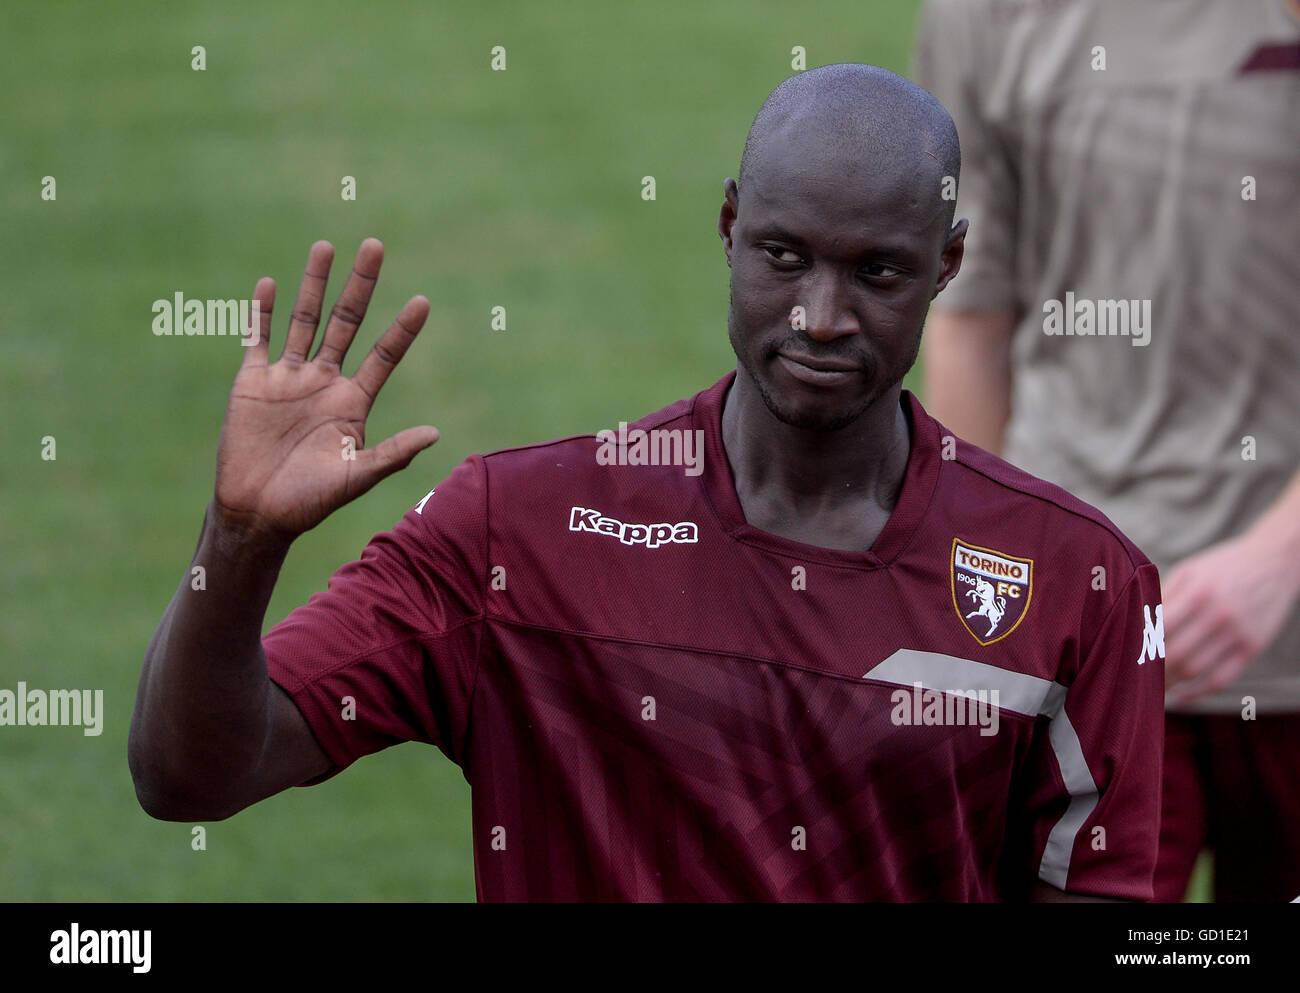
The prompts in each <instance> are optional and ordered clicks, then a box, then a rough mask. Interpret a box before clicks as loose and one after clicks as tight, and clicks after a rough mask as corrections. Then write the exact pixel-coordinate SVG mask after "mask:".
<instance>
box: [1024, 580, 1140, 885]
mask: <svg viewBox="0 0 1300 993" xmlns="http://www.w3.org/2000/svg"><path fill="white" fill-rule="evenodd" d="M1159 605H1160V580H1159V576H1158V575H1157V573H1156V568H1155V566H1154V565H1152V564H1151V563H1150V562H1147V561H1145V560H1143V561H1142V563H1141V564H1140V565H1139V567H1138V569H1137V570H1136V571H1135V572H1134V573H1133V574H1132V576H1131V577H1130V578H1129V580H1128V582H1127V583H1126V584H1125V585H1124V587H1123V589H1122V590H1121V591H1120V593H1119V595H1118V596H1117V598H1116V600H1115V602H1114V604H1113V605H1112V606H1111V608H1110V610H1109V612H1108V613H1107V614H1106V615H1105V616H1104V619H1103V620H1102V622H1101V624H1100V627H1099V628H1098V630H1097V636H1096V638H1095V639H1094V640H1093V642H1092V645H1091V647H1089V648H1088V649H1087V654H1086V655H1085V656H1084V659H1083V662H1082V664H1081V665H1080V666H1079V668H1078V672H1077V673H1076V675H1075V678H1074V679H1073V681H1072V682H1071V684H1070V685H1069V686H1068V687H1066V688H1065V689H1064V691H1063V692H1062V693H1061V694H1060V699H1059V700H1058V702H1057V706H1055V707H1049V708H1048V711H1049V712H1048V714H1047V716H1048V717H1049V721H1048V722H1047V726H1046V728H1045V729H1044V730H1045V732H1046V734H1045V735H1044V738H1045V740H1044V741H1043V742H1042V745H1043V754H1044V756H1045V761H1044V763H1043V766H1044V771H1045V775H1044V776H1043V779H1042V781H1041V785H1040V788H1039V790H1038V791H1037V794H1036V796H1035V798H1034V803H1032V804H1031V809H1032V810H1033V811H1034V821H1033V824H1032V831H1033V852H1034V857H1035V860H1036V861H1035V864H1034V866H1033V870H1034V872H1035V873H1036V874H1037V876H1038V878H1039V879H1041V880H1043V881H1044V882H1047V883H1050V884H1052V885H1054V886H1056V887H1057V888H1058V889H1061V890H1065V891H1066V892H1070V893H1078V894H1082V895H1089V896H1097V897H1109V898H1112V899H1123V900H1151V899H1152V896H1153V893H1152V879H1153V876H1154V872H1155V864H1156V851H1157V844H1158V841H1159V827H1160V786H1161V769H1162V763H1163V757H1164V727H1165V724H1164V685H1165V680H1164V676H1165V674H1164V664H1165V663H1164V640H1163V639H1164V634H1163V626H1164V625H1163V620H1162V617H1163V612H1162V610H1157V608H1158V607H1159Z"/></svg>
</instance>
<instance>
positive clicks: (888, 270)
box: [862, 262, 899, 277]
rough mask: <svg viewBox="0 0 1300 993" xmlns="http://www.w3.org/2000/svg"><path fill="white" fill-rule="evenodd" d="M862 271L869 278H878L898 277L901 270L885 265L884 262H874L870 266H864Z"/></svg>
mask: <svg viewBox="0 0 1300 993" xmlns="http://www.w3.org/2000/svg"><path fill="white" fill-rule="evenodd" d="M862 271H863V272H865V273H866V274H867V275H868V276H876V277H881V276H884V277H888V276H897V275H898V272H899V270H897V269H895V268H894V267H893V266H892V265H885V263H883V262H872V263H871V264H870V265H867V266H863V267H862Z"/></svg>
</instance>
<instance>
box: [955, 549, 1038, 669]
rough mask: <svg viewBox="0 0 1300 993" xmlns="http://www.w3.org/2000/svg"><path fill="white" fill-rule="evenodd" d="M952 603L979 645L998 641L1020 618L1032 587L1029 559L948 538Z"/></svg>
mask: <svg viewBox="0 0 1300 993" xmlns="http://www.w3.org/2000/svg"><path fill="white" fill-rule="evenodd" d="M951 575H952V605H953V606H954V607H955V608H956V609H957V617H958V618H959V619H960V620H961V623H962V625H963V626H964V627H965V628H966V630H967V631H969V632H970V633H971V636H972V637H973V638H974V639H975V640H976V641H978V642H979V643H980V644H981V645H991V644H993V643H994V642H995V641H1001V640H1002V639H1003V638H1005V637H1006V636H1007V635H1009V634H1010V633H1011V632H1012V631H1014V630H1015V629H1016V627H1017V625H1019V624H1020V622H1021V621H1022V620H1024V617H1025V612H1026V611H1027V610H1028V609H1029V599H1030V596H1031V594H1032V593H1033V591H1034V561H1033V559H1021V558H1016V557H1015V556H1013V555H1006V554H1004V553H1002V552H996V551H994V550H993V549H991V548H981V547H980V546H979V545H971V544H968V543H967V542H964V541H962V540H961V539H960V538H954V539H953V540H952V560H951Z"/></svg>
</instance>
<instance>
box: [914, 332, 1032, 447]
mask: <svg viewBox="0 0 1300 993" xmlns="http://www.w3.org/2000/svg"><path fill="white" fill-rule="evenodd" d="M1015 324H1016V319H1015V314H1014V313H1013V312H1011V311H1009V310H1006V311H1003V310H969V311H966V310H939V311H933V312H932V313H931V314H930V318H929V320H928V321H927V322H926V328H925V339H924V341H925V359H924V363H923V366H924V367H923V384H924V385H923V387H922V388H923V391H924V396H923V397H922V400H923V402H924V403H925V406H926V409H927V410H928V411H929V412H930V414H932V415H933V416H934V417H935V418H936V419H937V420H939V421H940V422H941V423H942V424H943V425H944V426H945V427H948V428H950V429H951V430H952V431H953V432H955V433H956V434H957V435H958V437H961V438H965V439H966V440H967V441H969V442H971V443H972V444H975V445H978V446H979V447H980V448H983V449H986V450H987V451H990V452H993V453H994V454H999V455H1000V454H1001V453H1002V440H1003V433H1004V432H1005V430H1006V426H1007V421H1008V420H1009V419H1010V417H1011V335H1012V332H1013V331H1014V330H1015ZM972 383H977V384H978V388H975V389H972V388H971V384H972Z"/></svg>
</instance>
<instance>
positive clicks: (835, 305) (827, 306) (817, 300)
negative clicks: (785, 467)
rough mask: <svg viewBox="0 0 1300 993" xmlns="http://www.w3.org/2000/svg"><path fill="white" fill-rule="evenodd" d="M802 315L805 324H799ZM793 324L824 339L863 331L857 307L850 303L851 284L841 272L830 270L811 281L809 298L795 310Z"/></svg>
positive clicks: (815, 339) (842, 336)
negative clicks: (847, 284)
mask: <svg viewBox="0 0 1300 993" xmlns="http://www.w3.org/2000/svg"><path fill="white" fill-rule="evenodd" d="M800 307H802V308H803V309H802V313H800ZM800 319H802V324H803V327H799V324H800ZM790 326H791V327H792V328H794V329H795V330H802V331H803V332H804V333H806V334H807V335H808V337H810V338H812V339H813V340H814V341H817V342H822V343H824V342H828V341H833V340H834V339H836V338H844V337H846V336H848V335H853V334H857V333H858V332H859V331H861V327H860V326H859V324H858V319H857V317H856V316H855V315H854V313H853V308H852V307H851V306H849V290H848V287H846V286H845V285H844V283H843V281H842V279H841V278H840V277H839V276H836V275H832V274H829V273H827V274H824V275H822V276H820V277H817V278H815V279H813V280H811V281H810V282H809V284H808V292H807V298H806V299H804V300H801V301H800V302H799V304H798V305H796V306H795V308H794V309H793V310H792V311H791V314H790Z"/></svg>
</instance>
